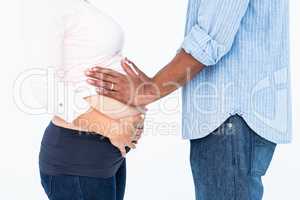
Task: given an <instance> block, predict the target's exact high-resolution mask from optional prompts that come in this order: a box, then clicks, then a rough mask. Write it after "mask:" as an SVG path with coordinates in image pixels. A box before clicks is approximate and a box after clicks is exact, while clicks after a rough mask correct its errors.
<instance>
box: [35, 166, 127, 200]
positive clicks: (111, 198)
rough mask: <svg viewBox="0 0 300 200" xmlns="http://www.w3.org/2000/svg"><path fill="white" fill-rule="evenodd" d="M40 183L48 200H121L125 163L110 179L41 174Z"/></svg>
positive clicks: (123, 187) (124, 180)
mask: <svg viewBox="0 0 300 200" xmlns="http://www.w3.org/2000/svg"><path fill="white" fill-rule="evenodd" d="M41 182H42V185H43V187H44V190H45V192H46V194H47V196H48V198H49V200H123V198H124V193H125V184H126V162H125V161H124V162H123V164H122V165H121V167H120V168H119V170H118V172H117V173H116V175H115V176H113V177H111V178H92V177H83V176H69V175H58V176H51V175H47V174H44V173H42V172H41Z"/></svg>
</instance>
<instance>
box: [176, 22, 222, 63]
mask: <svg viewBox="0 0 300 200" xmlns="http://www.w3.org/2000/svg"><path fill="white" fill-rule="evenodd" d="M181 49H183V50H185V52H186V53H188V54H190V55H192V56H193V57H194V58H195V59H197V60H198V61H199V62H200V63H202V64H204V65H206V66H211V65H215V64H216V63H217V62H218V55H219V53H220V52H222V51H225V48H224V47H223V46H221V45H219V44H218V43H217V42H216V41H215V40H213V39H212V38H211V36H209V35H208V34H207V33H206V32H205V31H204V30H203V29H201V28H200V27H199V26H194V27H193V29H192V30H191V32H190V33H189V34H188V35H187V36H186V37H185V39H184V41H183V43H182V45H181Z"/></svg>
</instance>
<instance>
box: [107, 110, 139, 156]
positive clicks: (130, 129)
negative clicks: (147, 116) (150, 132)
mask: <svg viewBox="0 0 300 200" xmlns="http://www.w3.org/2000/svg"><path fill="white" fill-rule="evenodd" d="M143 130H144V115H143V114H141V115H137V116H133V117H127V118H123V119H120V120H118V123H115V124H113V125H112V126H111V127H110V133H109V134H108V138H109V139H110V142H111V143H112V144H113V145H114V146H115V147H117V148H118V149H119V150H120V151H121V154H122V156H123V157H125V156H126V148H125V147H130V148H132V149H135V144H134V143H137V141H138V140H139V139H140V137H141V134H142V132H143Z"/></svg>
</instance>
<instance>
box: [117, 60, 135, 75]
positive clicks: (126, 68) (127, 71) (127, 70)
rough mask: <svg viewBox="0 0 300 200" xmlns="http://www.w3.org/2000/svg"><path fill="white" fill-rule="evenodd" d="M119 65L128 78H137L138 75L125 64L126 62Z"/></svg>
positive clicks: (123, 61)
mask: <svg viewBox="0 0 300 200" xmlns="http://www.w3.org/2000/svg"><path fill="white" fill-rule="evenodd" d="M121 65H122V68H123V69H124V71H125V72H126V74H127V75H128V76H130V77H132V78H137V76H138V74H136V73H135V71H133V69H132V68H131V66H130V65H129V64H128V63H126V60H122V62H121Z"/></svg>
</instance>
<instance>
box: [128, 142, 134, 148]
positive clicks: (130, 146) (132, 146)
mask: <svg viewBox="0 0 300 200" xmlns="http://www.w3.org/2000/svg"><path fill="white" fill-rule="evenodd" d="M127 146H128V147H129V148H130V149H136V146H135V144H133V143H130V144H128V145H127Z"/></svg>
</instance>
